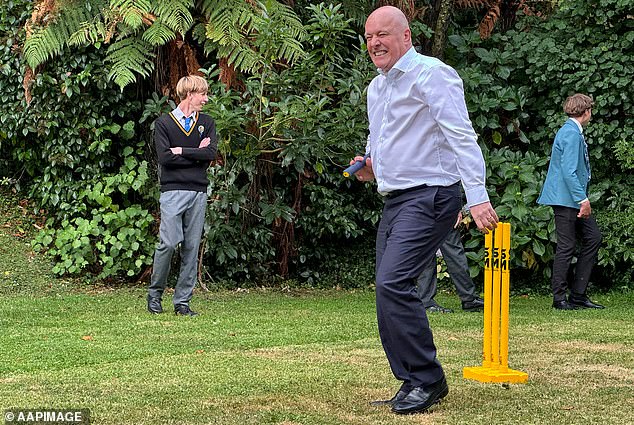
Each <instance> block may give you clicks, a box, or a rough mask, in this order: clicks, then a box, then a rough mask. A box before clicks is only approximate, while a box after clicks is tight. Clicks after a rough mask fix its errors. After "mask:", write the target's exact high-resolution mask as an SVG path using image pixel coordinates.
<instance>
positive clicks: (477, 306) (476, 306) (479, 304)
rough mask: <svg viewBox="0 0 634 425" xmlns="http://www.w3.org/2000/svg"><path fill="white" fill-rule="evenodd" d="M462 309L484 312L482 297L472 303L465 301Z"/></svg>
mask: <svg viewBox="0 0 634 425" xmlns="http://www.w3.org/2000/svg"><path fill="white" fill-rule="evenodd" d="M462 309H463V310H464V311H482V310H484V300H483V299H482V298H480V297H475V298H474V299H472V300H471V301H463V302H462Z"/></svg>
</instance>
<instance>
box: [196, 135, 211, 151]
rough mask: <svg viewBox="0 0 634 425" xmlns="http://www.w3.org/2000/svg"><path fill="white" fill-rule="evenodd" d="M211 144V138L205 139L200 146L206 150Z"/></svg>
mask: <svg viewBox="0 0 634 425" xmlns="http://www.w3.org/2000/svg"><path fill="white" fill-rule="evenodd" d="M210 143H211V139H210V138H209V137H205V138H204V139H202V140H201V141H200V145H198V148H199V149H202V148H206V147H207V146H209V144H210Z"/></svg>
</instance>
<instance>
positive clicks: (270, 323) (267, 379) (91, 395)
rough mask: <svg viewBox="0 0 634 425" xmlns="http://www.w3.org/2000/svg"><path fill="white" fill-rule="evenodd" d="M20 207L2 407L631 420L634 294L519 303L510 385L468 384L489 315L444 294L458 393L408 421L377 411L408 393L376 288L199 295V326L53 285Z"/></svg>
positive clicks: (168, 417)
mask: <svg viewBox="0 0 634 425" xmlns="http://www.w3.org/2000/svg"><path fill="white" fill-rule="evenodd" d="M5 206H6V205H5ZM0 207H4V206H3V205H0ZM12 211H14V212H13V213H11V214H10V215H7V214H0V330H1V331H0V359H1V360H2V361H1V362H0V410H4V409H8V408H24V409H26V408H36V407H51V408H89V409H91V414H92V423H94V424H104V425H110V424H112V425H114V424H116V425H120V424H134V425H144V424H148V425H149V424H152V425H154V424H178V425H182V424H191V425H198V424H221V425H256V424H257V425H260V424H276V425H341V424H350V425H366V424H371V425H374V424H377V425H404V424H407V425H412V424H421V425H422V424H452V425H453V424H468V425H472V424H517V425H524V424H547V425H555V424H615V425H625V424H632V423H633V421H632V419H631V418H632V411H633V410H634V409H633V408H634V310H633V309H632V308H631V306H632V305H633V304H634V294H632V293H609V294H603V295H597V296H596V297H595V298H596V299H597V301H598V302H601V303H602V304H605V305H606V306H607V307H608V308H607V309H606V310H602V311H588V310H584V311H575V312H559V311H553V310H552V309H551V308H550V299H549V298H547V297H519V298H513V299H512V300H511V309H512V311H511V331H510V334H511V338H510V344H509V348H510V356H509V365H510V367H512V368H513V369H518V370H521V371H525V372H527V373H528V374H529V382H528V383H527V384H523V385H512V386H511V387H510V388H509V389H505V388H503V387H502V386H501V385H495V384H482V383H479V382H474V381H467V380H465V379H463V378H462V369H463V368H464V367H467V366H477V365H478V364H479V363H480V359H481V344H482V336H481V334H482V316H481V315H479V314H477V313H463V312H460V310H459V301H458V299H457V298H456V297H448V296H444V295H441V296H439V297H438V298H439V299H438V301H439V302H440V303H441V304H443V305H446V306H448V307H452V308H454V309H455V310H456V311H457V312H456V313H454V314H444V315H432V316H430V323H431V324H432V327H433V329H434V338H435V342H436V344H437V346H438V350H439V358H440V360H441V362H442V364H443V366H444V368H445V372H446V375H447V380H448V382H449V386H450V393H449V396H448V397H447V398H446V399H445V400H444V401H443V402H442V403H441V404H440V405H438V406H435V407H434V408H433V409H432V410H431V411H430V412H429V413H427V414H419V415H412V416H396V415H394V414H392V413H390V411H389V409H387V408H376V407H371V406H370V405H369V404H368V402H369V401H370V400H375V399H379V398H386V397H390V396H392V395H393V393H394V392H395V391H396V389H397V387H398V383H397V382H396V381H395V380H394V378H393V377H392V375H391V373H390V371H389V367H388V365H387V361H386V360H385V356H384V354H383V350H382V348H381V344H380V341H379V339H378V335H377V329H376V318H375V311H374V295H373V294H372V293H369V292H341V291H313V292H300V291H298V292H281V291H272V290H256V291H241V292H216V293H202V294H201V293H198V294H196V296H195V298H194V300H193V307H194V309H195V310H197V311H199V312H200V313H201V316H199V317H197V318H194V319H190V318H184V317H175V316H174V315H172V314H163V315H160V316H151V315H149V314H148V313H146V311H145V290H144V289H143V288H128V289H125V288H123V289H117V290H113V289H112V288H93V289H89V288H84V289H81V288H80V289H77V288H74V289H73V290H70V289H69V286H70V285H68V282H65V281H63V280H57V279H54V278H53V277H52V276H51V275H50V272H49V271H48V268H49V265H48V264H47V262H46V261H45V260H43V259H42V258H41V257H39V256H37V255H35V254H33V253H32V252H31V250H30V246H29V244H28V237H26V236H25V235H27V233H28V231H27V227H28V220H27V219H26V218H25V216H24V214H25V213H24V210H21V209H19V208H18V209H13V210H12ZM16 211H17V213H16ZM16 226H17V227H16ZM14 228H18V229H22V230H21V231H20V232H19V233H15V232H14V231H13V230H12V229H14ZM169 302H170V300H169V297H168V299H166V300H165V306H166V307H168V308H167V309H166V310H168V311H169Z"/></svg>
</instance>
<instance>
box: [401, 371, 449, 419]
mask: <svg viewBox="0 0 634 425" xmlns="http://www.w3.org/2000/svg"><path fill="white" fill-rule="evenodd" d="M447 394H449V387H448V386H447V381H446V380H445V377H444V376H443V377H442V379H440V380H439V381H437V382H434V383H433V384H431V385H427V386H426V387H416V388H414V389H413V390H411V391H410V392H409V394H407V396H405V398H404V399H403V400H400V401H397V402H396V403H394V404H393V405H392V412H394V413H398V414H401V415H407V414H410V413H419V412H424V411H425V410H427V409H429V408H430V407H431V406H433V405H434V404H436V403H438V402H439V401H440V400H441V399H442V398H444V397H445V396H446V395H447Z"/></svg>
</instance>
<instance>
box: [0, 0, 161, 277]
mask: <svg viewBox="0 0 634 425" xmlns="http://www.w3.org/2000/svg"><path fill="white" fill-rule="evenodd" d="M30 6H31V5H30V2H21V1H11V2H8V4H7V8H6V9H4V10H3V11H2V13H3V16H2V18H3V25H6V26H7V27H6V28H3V29H4V30H5V31H6V32H3V33H4V35H3V37H2V43H0V45H2V51H1V54H2V61H1V62H2V63H3V64H4V65H3V67H2V73H0V92H1V93H3V96H2V110H3V112H2V115H1V118H0V121H1V122H2V134H1V137H0V148H1V149H2V150H3V152H5V153H7V155H6V156H5V155H3V158H8V160H7V161H5V162H4V169H3V175H4V176H5V178H6V179H15V180H16V182H17V183H20V182H21V181H24V182H27V187H26V191H27V193H28V195H29V197H31V198H32V199H34V200H35V201H36V203H37V205H39V207H40V208H41V209H42V211H43V212H44V213H45V214H47V215H48V221H47V228H46V229H45V230H43V231H42V232H41V233H40V235H39V237H38V239H37V242H38V246H39V247H46V248H49V253H50V254H51V255H53V256H54V257H55V258H56V259H57V262H56V265H55V267H54V271H55V272H56V273H58V274H65V273H71V274H76V273H80V272H84V271H90V272H92V273H94V274H96V275H99V276H101V277H108V276H116V275H123V276H128V277H131V276H136V275H138V274H139V273H140V272H142V271H143V270H144V269H145V267H146V266H147V265H148V264H150V263H151V253H152V251H153V243H154V241H155V240H156V238H155V236H154V229H153V227H152V224H153V222H154V218H153V217H152V215H151V214H150V211H149V210H148V209H147V208H145V207H144V206H143V204H144V198H145V197H146V196H147V195H148V193H150V192H151V191H152V190H154V189H153V185H152V184H150V183H151V182H150V180H151V179H149V175H148V162H147V161H146V160H144V159H143V158H144V153H145V143H146V142H145V141H143V140H141V139H139V138H138V134H137V132H136V131H135V126H136V123H135V120H134V119H131V118H130V117H134V116H135V115H138V114H139V112H138V111H139V109H141V105H140V103H139V102H138V101H134V100H131V98H130V96H128V95H126V94H124V93H121V92H120V91H119V90H118V89H117V88H116V87H113V86H112V85H111V84H109V83H108V78H107V75H106V73H105V68H104V66H103V63H102V56H101V55H100V53H99V52H96V51H94V50H93V49H80V50H76V51H73V52H67V53H66V54H65V55H64V56H63V57H62V58H61V59H60V60H59V61H57V62H54V63H51V64H49V66H48V67H47V69H46V71H45V72H42V73H39V74H38V75H37V76H36V77H35V78H34V79H33V80H32V81H31V82H30V83H29V87H30V91H31V95H32V101H31V102H30V103H28V104H27V103H26V101H25V98H24V97H25V95H24V88H23V87H22V85H21V84H16V82H20V81H22V80H23V78H24V77H23V76H24V75H25V73H26V70H25V64H24V62H23V61H21V60H20V58H19V56H18V52H19V48H18V44H19V40H20V37H23V34H21V33H22V29H21V28H22V24H23V22H24V20H25V19H26V17H27V16H28V11H29V7H30ZM9 181H10V180H6V182H7V183H8V182H9Z"/></svg>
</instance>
